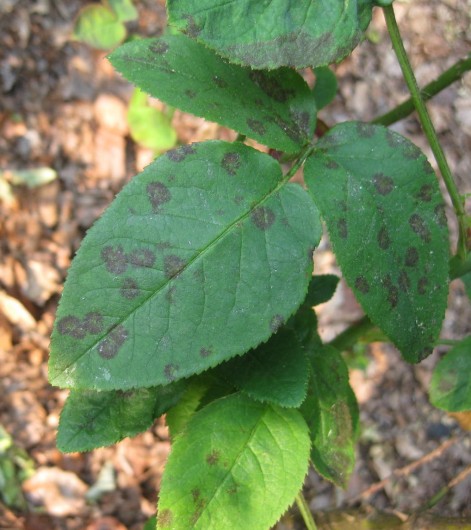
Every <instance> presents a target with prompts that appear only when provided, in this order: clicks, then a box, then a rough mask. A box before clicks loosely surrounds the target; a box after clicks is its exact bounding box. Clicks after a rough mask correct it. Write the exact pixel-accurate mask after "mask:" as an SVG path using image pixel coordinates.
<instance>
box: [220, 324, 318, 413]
mask: <svg viewBox="0 0 471 530" xmlns="http://www.w3.org/2000/svg"><path fill="white" fill-rule="evenodd" d="M221 369H222V370H221V371H222V373H223V374H224V375H225V376H226V378H227V380H228V381H230V382H231V383H233V384H234V385H235V386H236V387H237V388H239V389H240V390H242V391H243V392H245V393H246V394H248V395H249V396H250V397H251V398H253V399H256V400H258V401H262V402H270V403H275V404H277V405H280V406H282V407H299V405H301V403H302V402H303V400H304V398H305V397H306V390H307V382H308V378H309V365H308V361H307V358H306V356H305V354H304V351H303V349H302V346H301V344H300V342H299V341H298V339H297V337H296V335H295V333H294V332H293V331H289V330H286V329H281V330H280V331H278V332H277V333H276V334H275V335H273V336H272V337H271V338H270V339H269V341H268V342H266V343H265V344H261V345H260V346H258V347H257V348H256V349H255V350H251V351H250V352H248V353H246V354H245V355H243V356H242V357H237V358H235V359H231V360H230V361H229V362H227V363H225V364H224V365H223V366H221Z"/></svg>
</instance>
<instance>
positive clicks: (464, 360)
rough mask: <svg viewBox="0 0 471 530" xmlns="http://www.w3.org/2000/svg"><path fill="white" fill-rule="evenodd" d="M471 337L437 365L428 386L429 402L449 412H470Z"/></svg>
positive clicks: (453, 349)
mask: <svg viewBox="0 0 471 530" xmlns="http://www.w3.org/2000/svg"><path fill="white" fill-rule="evenodd" d="M470 374H471V337H467V338H466V339H464V340H462V341H461V342H460V343H459V344H458V345H457V346H455V347H454V348H452V349H451V350H450V351H449V352H448V353H447V354H446V355H445V356H444V357H443V358H442V359H441V360H440V361H439V362H438V364H437V366H436V367H435V370H434V371H433V376H432V381H431V384H430V401H431V402H432V404H433V405H434V406H435V407H438V408H440V409H443V410H447V411H449V412H461V411H466V410H471V377H470Z"/></svg>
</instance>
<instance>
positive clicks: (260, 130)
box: [247, 118, 266, 135]
mask: <svg viewBox="0 0 471 530" xmlns="http://www.w3.org/2000/svg"><path fill="white" fill-rule="evenodd" d="M247 125H248V126H249V129H250V130H251V131H253V132H255V133H257V134H260V135H264V134H265V133H266V129H265V125H263V123H262V122H261V121H259V120H254V119H252V118H247Z"/></svg>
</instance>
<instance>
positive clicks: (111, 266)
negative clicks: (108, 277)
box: [101, 245, 128, 274]
mask: <svg viewBox="0 0 471 530" xmlns="http://www.w3.org/2000/svg"><path fill="white" fill-rule="evenodd" d="M101 257H102V259H103V261H104V262H105V266H106V269H107V270H108V272H111V273H112V274H123V272H125V271H126V269H127V268H128V261H127V257H126V254H125V252H124V249H123V247H122V246H121V245H118V246H117V247H112V246H109V245H108V246H106V247H104V248H103V249H102V251H101Z"/></svg>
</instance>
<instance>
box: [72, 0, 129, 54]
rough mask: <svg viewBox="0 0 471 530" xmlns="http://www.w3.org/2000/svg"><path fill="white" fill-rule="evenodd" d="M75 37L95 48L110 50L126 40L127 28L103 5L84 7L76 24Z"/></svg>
mask: <svg viewBox="0 0 471 530" xmlns="http://www.w3.org/2000/svg"><path fill="white" fill-rule="evenodd" d="M74 37H75V38H76V39H77V40H79V41H82V42H85V43H86V44H88V45H89V46H92V47H93V48H99V49H102V50H109V49H110V48H114V47H115V46H117V45H118V44H120V43H121V42H123V40H124V39H125V38H126V28H125V27H124V25H123V24H122V22H120V21H119V20H118V19H117V17H116V15H115V13H113V12H112V11H110V10H109V9H107V8H106V7H105V6H102V5H97V4H93V5H89V6H86V7H84V8H83V9H82V10H81V11H80V13H79V16H78V18H77V20H76V22H75V27H74Z"/></svg>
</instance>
